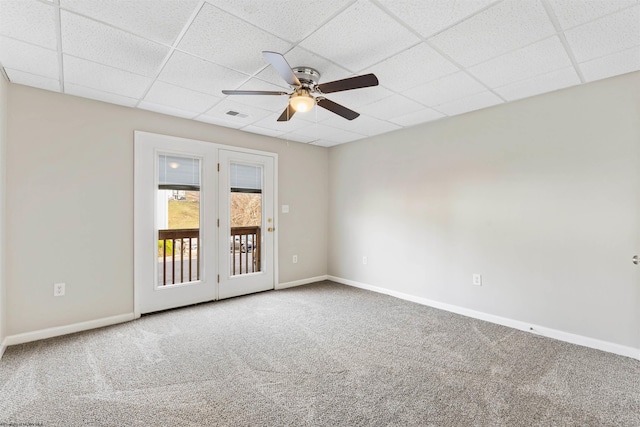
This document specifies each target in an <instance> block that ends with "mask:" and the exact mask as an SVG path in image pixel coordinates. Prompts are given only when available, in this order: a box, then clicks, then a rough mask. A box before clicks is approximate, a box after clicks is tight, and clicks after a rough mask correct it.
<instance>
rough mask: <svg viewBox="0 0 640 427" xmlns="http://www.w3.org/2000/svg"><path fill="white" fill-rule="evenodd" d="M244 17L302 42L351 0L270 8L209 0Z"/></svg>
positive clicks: (250, 1) (294, 1)
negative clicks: (318, 25)
mask: <svg viewBox="0 0 640 427" xmlns="http://www.w3.org/2000/svg"><path fill="white" fill-rule="evenodd" d="M206 1H207V2H209V3H211V4H213V5H215V6H217V7H219V8H220V9H223V10H225V11H227V12H229V13H230V14H232V15H235V16H239V17H242V19H244V20H245V21H248V22H250V23H252V24H253V25H255V26H256V27H259V28H262V29H264V30H265V31H268V32H270V33H271V34H275V35H276V36H278V37H281V38H283V39H285V40H289V41H292V42H298V41H300V40H302V39H304V38H305V37H306V36H308V35H309V34H311V32H313V31H314V30H315V29H316V25H317V24H321V23H322V22H324V21H326V20H327V19H329V18H330V17H331V16H332V15H334V14H336V13H338V12H339V11H340V10H341V9H342V8H343V7H345V6H346V5H347V4H348V3H349V2H350V1H351V0H331V1H330V2H329V1H307V2H300V1H299V0H278V2H277V3H272V4H271V5H270V6H273V7H270V6H266V7H259V6H257V5H256V2H255V0H206Z"/></svg>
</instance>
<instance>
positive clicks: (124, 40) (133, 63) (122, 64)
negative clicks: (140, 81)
mask: <svg viewBox="0 0 640 427" xmlns="http://www.w3.org/2000/svg"><path fill="white" fill-rule="evenodd" d="M61 19H62V44H63V46H64V50H65V53H67V54H70V55H73V56H77V57H80V58H85V59H88V60H90V61H94V62H99V63H101V64H105V65H109V66H111V67H115V68H120V69H121V70H126V71H130V72H132V73H136V74H142V75H145V76H150V77H151V76H155V74H156V73H157V72H158V71H159V69H160V65H161V64H162V62H163V61H164V58H165V57H166V56H167V54H168V53H169V48H168V47H166V46H163V45H161V44H158V43H154V42H150V41H148V40H145V39H143V38H140V37H137V36H134V35H131V34H128V33H125V32H124V31H121V30H117V29H115V28H112V27H109V26H107V25H104V24H100V23H98V22H95V21H92V20H90V19H87V18H83V17H80V16H78V15H75V14H73V13H69V12H65V11H61Z"/></svg>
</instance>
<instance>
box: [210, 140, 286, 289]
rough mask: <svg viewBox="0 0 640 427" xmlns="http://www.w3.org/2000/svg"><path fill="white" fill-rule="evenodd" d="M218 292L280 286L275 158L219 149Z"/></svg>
mask: <svg viewBox="0 0 640 427" xmlns="http://www.w3.org/2000/svg"><path fill="white" fill-rule="evenodd" d="M219 156H220V157H219V163H220V173H219V178H220V180H219V188H220V190H219V195H220V198H219V207H218V209H219V213H220V230H219V233H220V239H219V243H220V246H219V250H218V254H219V258H220V260H219V263H218V265H219V267H220V286H219V290H218V297H219V298H220V299H222V298H229V297H234V296H238V295H244V294H249V293H254V292H259V291H265V290H268V289H273V287H274V280H273V278H274V268H273V266H274V250H273V248H274V235H275V218H274V202H273V199H274V170H273V168H274V159H273V157H270V156H264V155H259V154H250V153H244V152H238V151H229V150H220V152H219Z"/></svg>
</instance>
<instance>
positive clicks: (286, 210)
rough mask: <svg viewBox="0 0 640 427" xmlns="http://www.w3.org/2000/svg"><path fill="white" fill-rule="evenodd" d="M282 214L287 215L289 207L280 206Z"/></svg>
mask: <svg viewBox="0 0 640 427" xmlns="http://www.w3.org/2000/svg"><path fill="white" fill-rule="evenodd" d="M282 213H289V205H282Z"/></svg>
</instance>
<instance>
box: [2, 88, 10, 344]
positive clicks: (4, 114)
mask: <svg viewBox="0 0 640 427" xmlns="http://www.w3.org/2000/svg"><path fill="white" fill-rule="evenodd" d="M8 85H9V84H8V83H7V81H6V80H5V78H4V77H3V76H0V346H2V343H3V342H4V338H5V337H6V336H7V334H6V328H5V325H6V321H5V313H6V307H7V299H6V294H5V262H4V258H5V221H4V218H5V209H4V206H5V165H6V162H5V152H6V146H7V86H8Z"/></svg>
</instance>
